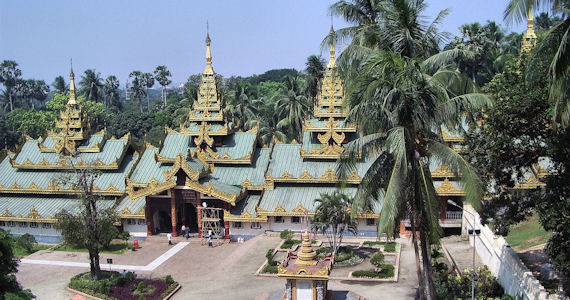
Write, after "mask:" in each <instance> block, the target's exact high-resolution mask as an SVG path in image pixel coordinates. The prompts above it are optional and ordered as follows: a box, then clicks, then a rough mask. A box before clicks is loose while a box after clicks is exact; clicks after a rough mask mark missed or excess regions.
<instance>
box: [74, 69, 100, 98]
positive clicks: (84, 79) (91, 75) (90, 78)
mask: <svg viewBox="0 0 570 300" xmlns="http://www.w3.org/2000/svg"><path fill="white" fill-rule="evenodd" d="M102 80H103V79H101V73H99V72H95V69H87V70H85V72H84V73H83V75H82V76H81V81H79V85H81V88H79V94H80V95H82V96H83V97H85V100H88V101H95V102H100V100H101V91H102V89H103V83H102Z"/></svg>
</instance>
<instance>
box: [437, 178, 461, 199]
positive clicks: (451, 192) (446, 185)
mask: <svg viewBox="0 0 570 300" xmlns="http://www.w3.org/2000/svg"><path fill="white" fill-rule="evenodd" d="M435 191H436V192H437V194H438V195H439V196H465V190H462V189H458V188H456V187H455V185H453V184H452V183H451V181H449V179H447V178H445V180H444V181H443V182H442V183H441V185H440V186H439V187H437V188H436V189H435Z"/></svg>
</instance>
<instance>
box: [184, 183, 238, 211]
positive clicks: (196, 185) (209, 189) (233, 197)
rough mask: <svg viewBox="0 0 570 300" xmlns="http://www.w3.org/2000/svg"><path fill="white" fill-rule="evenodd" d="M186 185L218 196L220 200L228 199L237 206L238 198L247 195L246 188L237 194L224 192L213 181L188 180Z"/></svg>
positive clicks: (209, 194)
mask: <svg viewBox="0 0 570 300" xmlns="http://www.w3.org/2000/svg"><path fill="white" fill-rule="evenodd" d="M186 186H187V187H189V188H191V189H193V190H195V191H197V192H200V193H202V194H205V195H208V196H212V197H216V198H218V199H220V200H223V201H226V202H228V203H230V204H231V205H232V206H235V205H236V202H237V201H238V200H240V199H242V198H243V197H245V195H246V193H245V189H244V190H242V191H241V192H240V193H239V194H236V193H231V194H229V193H226V192H223V191H220V190H218V189H216V188H215V187H214V186H213V185H212V184H211V183H209V184H207V185H201V184H200V183H198V182H196V181H189V180H186Z"/></svg>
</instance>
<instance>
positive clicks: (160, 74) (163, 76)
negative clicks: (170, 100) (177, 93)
mask: <svg viewBox="0 0 570 300" xmlns="http://www.w3.org/2000/svg"><path fill="white" fill-rule="evenodd" d="M169 77H172V74H170V71H169V70H168V68H167V67H166V66H158V67H156V69H154V78H156V81H158V83H159V84H160V86H162V93H161V97H162V101H163V102H164V108H166V86H168V85H169V84H171V83H172V80H170V79H168V78H169Z"/></svg>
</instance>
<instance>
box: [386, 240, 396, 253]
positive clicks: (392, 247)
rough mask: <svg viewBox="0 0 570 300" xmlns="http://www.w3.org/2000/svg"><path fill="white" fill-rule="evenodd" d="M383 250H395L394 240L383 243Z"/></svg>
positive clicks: (391, 251) (392, 251)
mask: <svg viewBox="0 0 570 300" xmlns="http://www.w3.org/2000/svg"><path fill="white" fill-rule="evenodd" d="M384 252H389V253H394V252H396V243H395V242H390V243H386V245H384Z"/></svg>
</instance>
